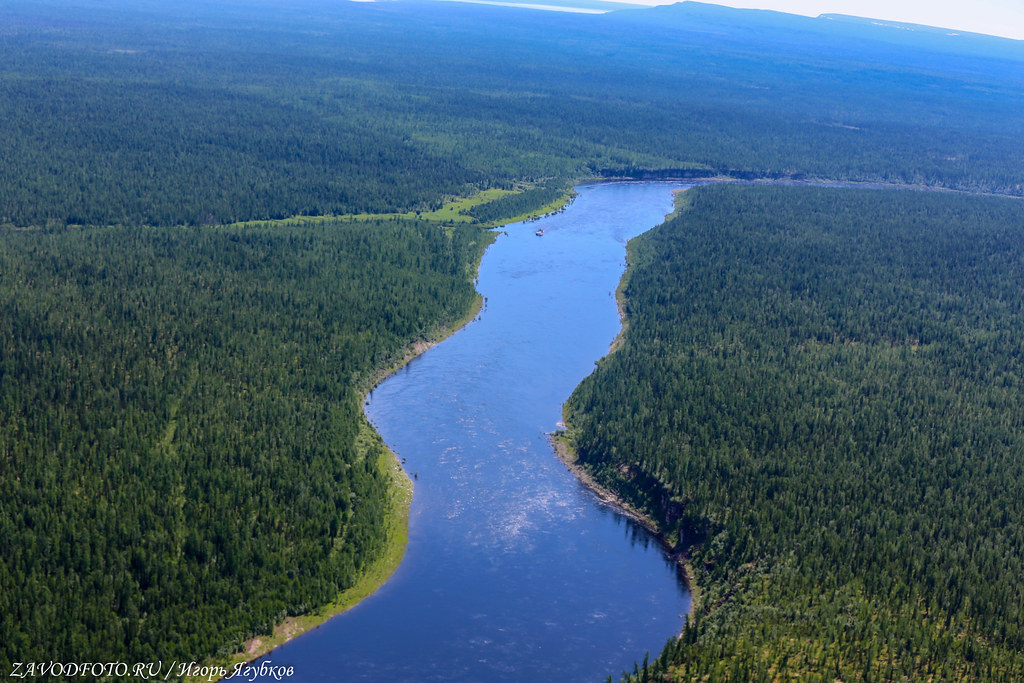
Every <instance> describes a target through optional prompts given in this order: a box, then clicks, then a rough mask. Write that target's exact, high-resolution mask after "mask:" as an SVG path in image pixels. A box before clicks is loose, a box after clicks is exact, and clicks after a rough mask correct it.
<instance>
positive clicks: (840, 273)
mask: <svg viewBox="0 0 1024 683" xmlns="http://www.w3.org/2000/svg"><path fill="white" fill-rule="evenodd" d="M686 204H687V206H686V208H685V209H684V210H683V211H682V212H681V215H679V216H678V217H677V218H675V219H674V220H672V221H671V222H669V223H667V224H665V225H663V226H661V227H659V228H656V229H654V230H652V231H651V232H649V233H647V234H645V235H643V236H641V237H639V238H637V239H636V240H634V241H633V242H632V243H631V244H630V264H631V265H630V271H629V275H628V281H627V283H626V285H625V289H624V293H623V294H624V297H625V301H626V315H627V319H628V326H627V328H626V332H625V339H624V343H623V345H622V347H621V348H620V349H619V350H617V351H616V352H614V353H613V354H611V355H610V356H608V357H607V358H606V359H605V360H603V361H602V362H601V364H600V366H599V368H598V370H597V371H596V372H595V373H594V375H592V376H591V377H590V378H588V379H587V380H586V381H585V382H584V383H583V384H581V385H580V387H579V388H578V389H577V390H576V392H575V393H574V394H573V396H572V399H571V400H570V402H569V403H568V404H567V408H566V412H567V417H568V422H569V424H570V425H571V427H572V431H571V436H572V439H573V440H574V442H575V446H576V449H577V451H578V455H579V458H580V460H581V462H582V463H584V465H585V467H586V468H587V469H588V470H589V471H590V472H592V473H593V474H594V475H595V476H596V477H598V478H599V479H600V480H601V481H602V482H603V483H605V484H607V485H609V486H611V487H613V488H615V489H616V490H618V491H620V492H622V493H623V494H624V495H625V496H626V497H627V498H628V499H629V500H630V501H631V502H632V503H634V504H636V505H639V506H641V507H643V509H645V510H646V511H647V512H648V513H649V514H650V515H651V516H652V517H653V518H654V519H655V520H657V521H658V522H659V523H660V525H661V528H662V531H663V532H664V533H665V534H666V535H668V536H669V537H670V538H672V540H673V541H674V542H676V543H677V544H678V547H679V548H680V549H681V550H682V551H684V552H685V553H687V554H688V556H689V563H690V566H691V567H692V572H693V579H694V580H695V586H696V588H697V590H698V595H699V600H698V604H697V607H696V610H695V613H694V616H693V619H692V622H691V623H689V624H688V625H687V627H686V629H685V631H684V632H683V636H682V638H681V639H680V640H678V641H673V642H671V643H670V644H669V646H668V648H667V649H666V651H665V653H664V654H663V656H662V657H661V658H660V659H657V660H656V661H655V662H652V663H651V666H650V670H649V671H647V672H641V674H640V675H639V676H638V680H639V679H640V678H643V680H647V678H646V677H645V676H649V675H654V674H662V673H665V672H669V673H670V674H671V675H670V676H669V678H671V679H673V680H690V679H692V678H695V677H696V678H703V677H706V676H710V677H712V678H714V679H724V680H776V679H779V678H788V677H792V676H798V675H799V676H803V677H807V676H810V677H811V678H812V679H818V680H834V679H838V680H893V679H896V680H928V679H937V680H979V679H981V680H1006V681H1010V680H1020V678H1021V677H1022V676H1024V594H1022V592H1021V583H1020V577H1021V575H1022V572H1024V502H1022V501H1024V422H1022V420H1024V394H1022V393H1021V390H1020V384H1021V377H1022V371H1024V368H1022V367H1021V359H1022V358H1024V349H1022V344H1021V338H1020V334H1019V331H1020V329H1021V325H1022V324H1024V319H1022V315H1024V295H1022V292H1024V281H1022V271H1021V264H1022V263H1024V233H1022V232H1021V227H1022V226H1024V204H1022V203H1021V202H1020V201H1019V200H1007V199H995V198H983V197H960V196H950V195H937V194H932V193H920V192H910V191H890V190H855V189H850V188H808V187H750V186H715V187H705V188H700V189H694V190H690V191H688V192H687V195H686Z"/></svg>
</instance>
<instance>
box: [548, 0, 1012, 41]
mask: <svg viewBox="0 0 1024 683" xmlns="http://www.w3.org/2000/svg"><path fill="white" fill-rule="evenodd" d="M552 1H553V0H552ZM617 1H618V2H631V3H633V4H637V5H668V4H672V2H674V0H617ZM707 1H708V2H711V3H713V4H716V5H727V6H729V7H743V8H749V9H771V10H777V11H779V12H788V13H790V14H804V15H807V16H811V17H816V16H818V15H819V14H852V15H853V16H857V17H870V18H872V19H886V20H889V21H899V22H907V23H912V24H925V25H928V26H938V27H940V28H948V29H954V30H959V31H971V32H974V33H987V34H989V35H994V36H1003V37H1004V38H1015V39H1017V40H1024V0H707Z"/></svg>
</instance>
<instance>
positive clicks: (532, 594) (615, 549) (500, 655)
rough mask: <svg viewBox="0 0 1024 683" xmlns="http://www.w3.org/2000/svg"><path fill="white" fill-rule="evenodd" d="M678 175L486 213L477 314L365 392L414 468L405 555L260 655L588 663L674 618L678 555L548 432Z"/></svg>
mask: <svg viewBox="0 0 1024 683" xmlns="http://www.w3.org/2000/svg"><path fill="white" fill-rule="evenodd" d="M680 187H685V185H681V184H679V183H674V184H673V183H602V184H594V185H584V186H581V187H579V188H577V190H578V192H579V195H578V197H577V198H576V201H575V202H574V203H573V204H572V205H570V207H569V208H568V209H567V210H566V211H564V212H562V213H559V214H555V215H552V216H548V217H545V218H543V219H541V220H539V221H536V222H530V223H521V224H515V225H510V226H506V228H504V229H503V232H502V234H500V235H499V236H498V239H497V240H496V242H495V243H494V244H493V245H491V247H490V248H489V249H488V251H487V253H486V254H485V255H484V258H483V261H482V263H481V267H480V275H479V282H478V290H479V291H480V292H481V294H483V295H484V297H485V301H486V303H485V305H484V309H483V311H482V312H481V315H480V316H479V317H478V318H477V319H476V320H475V321H473V322H472V323H470V324H469V325H468V326H466V327H465V328H464V329H463V330H461V331H459V332H458V333H456V334H455V335H453V336H452V337H450V338H449V339H448V340H446V341H445V342H443V343H441V344H439V345H437V346H436V347H434V348H432V349H430V350H429V351H427V352H426V353H425V354H424V355H422V356H421V357H419V358H417V359H415V360H413V361H412V362H411V363H410V364H408V365H407V366H405V367H404V368H403V369H402V370H400V371H399V372H397V373H395V374H394V375H392V376H391V377H389V378H388V379H387V380H385V381H384V382H383V383H382V384H380V385H379V386H378V387H377V388H376V389H374V391H373V392H372V393H371V394H370V397H369V400H368V404H367V406H366V413H367V415H368V416H369V418H370V420H371V422H373V424H374V425H375V427H376V428H377V430H378V431H379V432H380V433H381V435H382V436H383V437H384V440H385V441H386V442H387V443H388V444H389V445H390V446H391V448H392V449H394V450H395V451H396V452H397V453H398V454H399V456H400V457H402V458H404V459H405V467H406V470H407V471H408V472H409V473H410V475H411V476H415V494H414V497H413V503H412V508H411V514H410V540H409V544H408V547H407V549H406V555H405V559H404V560H403V562H402V565H401V566H400V567H399V569H398V570H397V571H396V573H395V574H394V575H393V576H392V578H391V579H390V580H389V581H388V582H387V583H386V584H385V585H384V586H383V587H382V588H381V589H380V590H379V591H378V592H377V593H376V594H374V595H373V596H371V597H369V598H367V599H366V600H364V601H363V602H362V603H360V604H359V605H357V606H356V607H354V608H353V609H351V610H349V611H348V612H346V613H344V614H342V615H339V616H338V617H335V618H334V619H332V620H330V621H328V622H327V623H326V624H324V625H323V626H321V627H320V628H318V629H315V630H313V631H311V632H309V633H306V634H305V635H303V636H301V637H299V638H297V639H295V640H293V641H291V642H289V643H287V644H285V645H284V646H282V647H280V648H278V649H277V650H275V651H273V652H272V653H271V654H270V655H268V656H267V657H265V658H264V661H267V662H272V663H273V665H275V666H291V667H294V672H295V673H294V676H293V677H292V678H290V679H289V680H292V681H321V680H324V681H326V680H330V681H388V682H391V681H599V680H604V679H605V677H606V676H608V675H609V674H612V675H618V674H619V673H620V672H621V671H622V670H623V669H629V670H632V668H633V664H634V662H636V661H640V660H642V659H643V657H644V654H645V652H648V651H650V653H651V655H652V656H657V654H658V653H659V652H660V651H661V649H662V647H663V646H664V644H665V641H666V640H667V639H668V638H670V637H672V636H673V635H674V634H677V633H678V632H679V631H680V630H681V629H682V626H683V622H684V619H685V614H686V613H687V611H688V610H689V602H690V597H689V595H688V593H687V592H686V590H685V588H684V586H683V585H682V583H681V581H680V576H679V573H678V569H677V567H676V565H675V563H674V562H673V561H672V560H671V558H669V557H667V556H666V554H665V552H664V551H663V549H662V548H661V546H660V545H659V544H658V543H657V542H656V541H655V540H654V539H652V538H651V536H650V535H649V534H648V533H647V532H646V531H645V530H644V529H643V528H641V527H640V526H638V525H636V524H635V523H633V522H632V521H631V520H629V519H628V518H626V517H624V516H623V515H621V514H620V513H618V512H616V511H615V510H613V509H612V508H610V507H609V506H608V505H606V504H604V503H602V502H601V501H600V500H599V499H598V498H597V497H596V496H594V495H593V494H592V493H591V492H590V491H588V490H587V489H586V488H584V487H583V486H582V485H581V484H580V483H579V481H578V480H577V479H576V478H575V477H574V476H573V475H572V473H570V472H569V471H568V470H567V469H566V467H565V466H564V465H563V464H562V463H561V461H559V460H558V458H557V457H556V456H555V454H554V452H553V450H552V448H551V445H550V443H549V440H548V437H547V434H548V433H550V432H552V431H554V430H555V429H556V425H557V424H558V422H559V420H560V419H561V405H562V403H563V402H564V401H565V400H566V398H568V396H569V394H570V393H571V392H572V390H573V389H574V388H575V386H576V385H577V384H578V383H579V382H580V381H581V380H582V379H583V378H584V377H585V376H586V375H587V374H589V373H590V372H591V371H592V370H593V367H594V362H595V361H596V360H597V359H599V358H601V357H602V356H604V355H605V354H606V353H607V352H608V345H609V343H610V342H611V341H612V339H613V338H614V337H615V335H616V334H617V332H618V330H619V318H618V313H617V309H616V303H615V298H614V291H615V288H616V286H617V284H618V281H619V278H620V277H621V275H622V272H623V268H624V266H625V244H626V241H627V240H628V239H630V238H631V237H633V236H635V235H638V234H640V233H642V232H644V231H646V230H648V229H650V228H652V227H654V226H655V225H657V224H659V223H661V222H662V220H663V219H664V216H665V214H667V213H668V212H670V211H671V210H672V193H671V191H672V190H673V189H676V188H680ZM539 228H543V229H544V235H543V236H541V237H538V236H536V235H535V234H534V233H535V231H536V230H537V229H539Z"/></svg>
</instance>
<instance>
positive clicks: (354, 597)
mask: <svg viewBox="0 0 1024 683" xmlns="http://www.w3.org/2000/svg"><path fill="white" fill-rule="evenodd" d="M482 234H484V235H486V236H487V240H486V243H485V244H483V245H481V248H480V253H479V255H478V257H477V259H476V264H475V269H474V272H473V274H472V279H473V280H474V281H475V280H476V277H477V273H478V272H479V269H480V263H481V260H482V259H483V254H484V252H485V251H486V250H487V247H489V246H490V245H491V244H492V243H493V242H494V240H495V239H496V238H497V233H496V232H494V231H484V232H482ZM483 306H484V298H483V297H482V296H481V295H480V294H479V293H478V294H477V295H476V300H475V301H474V304H473V306H472V307H471V308H470V309H469V311H467V312H466V314H465V315H463V316H462V317H461V318H458V319H456V320H454V321H452V322H449V323H446V324H443V325H440V326H438V327H437V328H436V329H435V330H434V332H433V333H432V334H429V335H427V336H426V338H423V339H418V340H416V341H414V342H412V343H411V344H410V345H409V346H408V348H407V349H406V353H405V354H404V355H403V356H402V357H401V358H400V359H398V360H397V361H395V362H393V363H391V364H389V365H387V366H385V367H383V368H381V369H380V370H378V371H377V372H374V373H371V374H370V375H369V376H367V377H366V378H365V380H363V381H360V382H359V383H358V386H357V389H358V390H359V393H360V395H361V403H362V404H364V405H365V403H366V397H367V394H368V393H369V392H370V391H371V390H372V389H373V387H375V386H377V385H378V384H380V383H381V382H383V381H384V380H385V379H387V378H388V377H390V376H391V375H392V374H394V373H395V372H398V371H399V370H400V369H402V368H403V367H404V366H405V365H407V364H408V363H410V362H411V361H412V360H414V359H415V358H417V357H418V356H420V355H422V354H424V353H426V352H427V351H428V350H429V349H431V348H433V347H434V346H436V345H437V344H439V343H441V342H442V341H444V340H445V339H447V338H448V337H450V336H452V335H453V334H455V333H456V332H458V331H459V330H461V329H462V328H463V327H465V326H466V325H468V324H469V323H471V322H472V321H473V320H475V319H476V317H477V316H478V315H479V314H480V312H481V311H482V310H483ZM374 441H376V442H377V443H378V444H379V445H380V446H383V448H384V454H383V455H381V457H380V458H379V459H378V461H377V467H378V470H379V471H380V472H381V473H382V474H383V475H385V476H386V477H387V478H388V480H389V481H390V487H389V488H390V490H391V493H392V495H391V500H390V505H389V507H388V511H387V513H386V517H385V521H384V523H385V525H386V527H387V536H386V539H385V542H384V549H383V552H382V553H381V555H380V556H379V557H378V558H377V559H375V560H374V561H373V562H371V563H370V565H369V567H368V568H367V570H366V572H365V573H364V574H363V575H362V577H360V579H359V581H357V582H356V584H355V585H353V586H352V587H350V588H348V589H346V590H344V591H342V592H341V593H339V594H338V596H337V598H335V600H334V601H333V602H331V603H329V604H327V605H323V606H321V607H319V608H317V609H315V610H313V611H311V612H309V613H307V614H303V615H300V616H295V617H288V618H286V619H285V620H284V621H282V622H281V623H279V624H277V625H276V626H275V627H274V631H273V633H272V634H270V635H267V636H256V637H254V638H250V639H249V640H247V641H245V643H244V644H243V646H242V649H240V650H238V651H236V652H234V653H233V654H231V655H229V656H227V657H214V658H211V659H209V660H207V661H206V662H204V664H203V667H204V668H207V669H208V668H210V667H222V668H223V669H224V670H226V671H228V672H230V671H233V670H234V668H235V666H236V665H239V664H246V663H249V662H253V661H255V660H257V659H259V658H261V657H263V656H265V655H267V654H269V653H270V652H272V651H273V650H274V649H276V648H278V647H280V646H281V645H284V644H285V643H287V642H289V641H290V640H292V639H294V638H297V637H298V636H300V635H302V634H304V633H306V632H308V631H311V630H313V629H315V628H318V627H320V626H322V625H323V624H324V623H326V622H327V621H328V620H330V619H332V618H334V617H336V616H338V615H339V614H342V613H343V612H346V611H347V610H349V609H351V608H352V607H355V606H356V605H357V604H359V603H360V602H362V601H363V600H365V599H366V598H368V597H370V596H371V595H373V594H374V593H376V592H377V590H379V589H380V587H381V586H383V585H384V584H385V583H387V581H388V579H390V578H391V576H392V574H394V573H395V571H396V570H397V569H398V567H399V565H401V563H402V559H403V558H404V557H405V548H406V545H408V542H409V509H410V505H411V504H412V496H413V482H412V480H411V479H410V478H409V475H408V474H407V473H406V472H405V470H404V469H403V467H402V464H401V462H400V460H399V458H398V456H397V455H396V454H395V453H394V452H393V451H392V450H391V449H390V448H388V446H387V444H385V443H384V442H383V439H381V437H380V435H379V434H378V433H377V431H376V429H375V428H374V426H373V425H372V424H371V423H370V422H369V420H366V419H365V417H364V421H363V424H362V425H361V426H360V433H359V435H358V437H357V447H358V448H359V449H360V450H361V451H362V452H364V453H368V452H369V450H370V445H371V443H372V442H374ZM184 680H185V681H186V682H188V683H200V682H203V683H209V677H208V676H197V677H186V678H185V679H184Z"/></svg>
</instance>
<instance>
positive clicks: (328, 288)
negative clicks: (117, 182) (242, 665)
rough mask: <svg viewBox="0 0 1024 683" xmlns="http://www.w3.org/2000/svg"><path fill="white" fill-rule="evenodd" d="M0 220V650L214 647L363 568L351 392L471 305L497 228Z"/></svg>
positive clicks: (371, 524)
mask: <svg viewBox="0 0 1024 683" xmlns="http://www.w3.org/2000/svg"><path fill="white" fill-rule="evenodd" d="M0 237H2V239H0V310H3V311H4V314H3V316H0V344H2V349H3V353H2V355H0V468H2V472H3V475H4V476H3V477H2V478H0V537H2V538H3V539H4V549H3V551H2V559H3V561H2V562H0V642H2V643H3V647H2V648H0V668H3V670H5V671H8V672H9V671H10V670H11V669H10V667H11V663H12V662H13V661H58V662H74V661H83V658H88V659H87V661H90V660H96V661H134V662H150V661H158V660H167V661H170V660H171V659H173V658H179V660H181V661H191V660H194V659H196V658H197V657H198V656H206V655H212V654H215V653H221V654H223V653H226V652H229V651H234V650H236V649H238V648H239V646H240V645H241V643H242V641H244V640H245V639H247V638H250V637H252V636H255V635H258V634H264V633H269V632H270V630H271V629H272V628H273V626H274V625H275V624H276V623H277V622H279V621H281V620H282V619H283V618H284V617H286V616H291V615H294V614H299V613H304V612H307V611H309V610H311V609H313V608H315V607H317V606H319V605H322V604H325V603H327V602H330V601H331V600H333V599H334V598H335V597H336V596H337V595H338V593H339V592H340V591H341V590H343V589H345V588H347V587H348V586H350V585H351V584H352V583H353V582H354V581H355V579H356V578H358V576H359V573H360V572H361V571H362V569H363V568H364V567H365V565H366V563H367V562H369V561H370V560H372V559H373V558H374V557H375V556H376V554H377V552H378V551H379V547H380V545H381V543H382V541H383V535H384V533H385V532H386V527H385V524H384V520H383V512H384V508H385V506H386V505H387V501H388V497H389V496H390V495H391V491H390V490H389V487H390V482H389V480H388V478H387V477H386V476H385V475H383V474H382V472H381V467H380V463H379V462H378V461H379V459H380V457H381V455H382V454H383V452H384V450H383V445H382V444H381V443H380V442H379V439H377V440H369V441H367V440H366V439H360V432H361V430H362V429H363V428H364V426H365V427H366V428H367V429H368V425H366V422H365V419H364V418H363V416H362V412H361V398H362V393H361V391H362V390H365V388H368V382H369V381H370V379H371V378H372V376H373V374H375V373H376V372H378V371H379V369H381V368H385V367H388V366H391V365H393V364H395V363H396V362H398V361H400V360H401V359H402V358H403V357H404V355H405V354H406V352H407V347H408V344H409V342H410V341H411V340H414V339H430V338H432V335H433V334H435V333H436V331H437V330H438V328H439V327H440V326H441V325H443V324H445V323H451V322H452V321H454V320H456V319H458V318H460V317H462V316H464V315H465V313H466V311H468V310H470V309H472V307H473V306H474V305H476V301H477V294H476V292H475V291H474V289H473V286H472V280H473V276H474V273H475V268H476V263H477V260H478V258H479V256H480V254H481V253H482V250H483V248H484V247H485V246H486V245H487V244H489V241H490V239H489V235H488V234H487V233H486V232H485V231H483V230H482V229H480V228H477V227H470V226H463V227H458V228H455V229H453V230H451V231H445V230H441V229H438V228H437V226H436V225H433V224H428V223H425V222H421V223H416V222H379V223H335V224H326V225H321V226H317V227H308V226H307V227H295V228H286V227H274V228H269V229H259V228H252V227H250V228H245V229H234V228H209V227H207V228H185V227H171V228H153V227H119V228H105V229H97V230H80V229H58V230H36V231H21V232H6V233H3V234H2V235H0ZM360 444H361V445H360Z"/></svg>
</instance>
